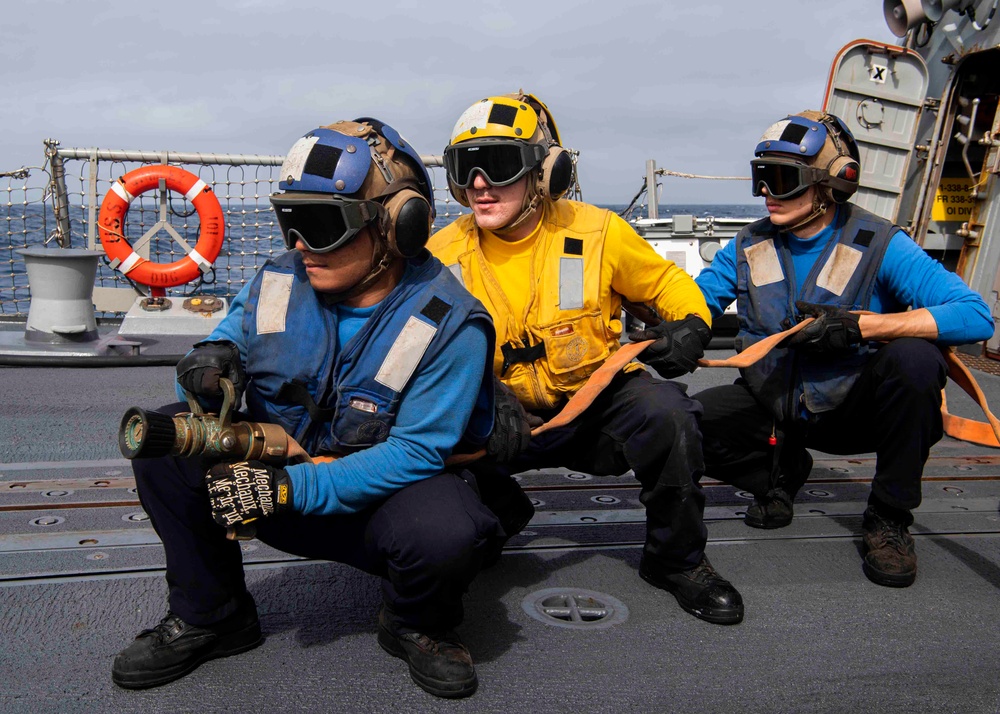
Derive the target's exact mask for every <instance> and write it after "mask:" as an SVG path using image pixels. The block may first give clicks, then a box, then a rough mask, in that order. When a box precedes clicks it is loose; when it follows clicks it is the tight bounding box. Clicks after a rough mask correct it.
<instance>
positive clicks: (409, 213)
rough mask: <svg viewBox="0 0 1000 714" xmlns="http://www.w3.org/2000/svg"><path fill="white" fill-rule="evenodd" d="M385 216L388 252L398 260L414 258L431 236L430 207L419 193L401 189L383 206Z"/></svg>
mask: <svg viewBox="0 0 1000 714" xmlns="http://www.w3.org/2000/svg"><path fill="white" fill-rule="evenodd" d="M385 209H386V212H387V213H388V214H389V219H388V224H389V225H388V230H387V231H386V242H387V243H388V244H389V252H391V253H392V254H393V255H395V256H398V257H402V258H413V257H415V256H416V255H417V254H418V253H420V251H421V250H422V249H423V247H424V246H425V245H426V244H427V239H428V238H430V236H431V223H432V220H433V219H432V216H431V206H430V204H429V203H428V202H427V199H426V198H425V197H424V195H423V194H422V193H419V192H417V191H414V190H413V189H409V188H404V189H403V190H401V191H399V192H397V193H395V194H393V195H392V196H391V197H390V198H389V200H388V201H386V203H385Z"/></svg>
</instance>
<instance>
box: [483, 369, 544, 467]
mask: <svg viewBox="0 0 1000 714" xmlns="http://www.w3.org/2000/svg"><path fill="white" fill-rule="evenodd" d="M493 393H494V395H495V396H494V416H493V431H492V432H490V437H489V439H488V440H487V441H486V453H487V454H489V455H490V456H492V457H493V458H494V459H496V460H497V461H498V462H500V463H506V462H508V461H511V460H513V459H514V458H516V457H517V456H518V455H519V454H520V453H521V452H522V451H524V450H525V449H526V448H528V442H529V441H531V427H533V426H540V425H541V423H542V420H541V419H540V418H539V417H536V416H535V415H533V414H528V413H527V412H526V411H524V407H522V406H521V402H520V401H518V399H517V397H516V396H515V395H514V392H512V391H510V389H509V388H508V387H507V386H506V385H505V384H504V383H503V382H501V381H500V380H499V379H498V378H497V376H496V375H494V376H493Z"/></svg>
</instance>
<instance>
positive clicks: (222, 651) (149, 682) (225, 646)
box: [111, 597, 263, 689]
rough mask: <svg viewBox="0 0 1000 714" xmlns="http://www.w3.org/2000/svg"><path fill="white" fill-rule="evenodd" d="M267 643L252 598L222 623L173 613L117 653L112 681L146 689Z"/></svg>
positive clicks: (120, 685) (122, 685) (129, 687)
mask: <svg viewBox="0 0 1000 714" xmlns="http://www.w3.org/2000/svg"><path fill="white" fill-rule="evenodd" d="M261 642H263V637H261V634H260V621H259V620H258V619H257V606H256V605H255V604H254V602H253V599H252V598H249V597H248V599H247V602H245V603H244V604H243V605H241V606H240V609H239V610H237V611H236V612H234V613H233V614H232V615H230V616H229V617H227V618H226V619H225V620H222V621H221V622H217V623H215V624H214V625H208V626H206V627H196V626H194V625H189V624H188V623H186V622H184V620H182V619H181V618H179V617H178V616H177V615H175V614H173V613H172V612H168V613H167V616H166V617H164V618H163V619H162V620H161V621H160V624H158V625H157V626H156V627H154V628H152V629H151V630H143V631H142V632H140V633H139V634H138V636H136V638H135V640H134V641H133V642H132V644H130V645H129V646H128V647H126V648H125V649H123V650H122V651H121V652H119V653H118V656H117V657H115V663H114V665H113V666H112V667H111V680H112V681H113V682H114V683H115V684H117V685H118V686H119V687H124V688H125V689H145V688H147V687H158V686H160V685H161V684H166V683H167V682H172V681H174V680H175V679H180V678H181V677H183V676H184V675H185V674H188V673H189V672H191V671H192V670H194V669H195V668H196V667H197V666H198V665H200V664H201V663H202V662H206V661H208V660H210V659H216V658H218V657H228V656H229V655H234V654H239V653H240V652H246V651H247V650H249V649H253V648H254V647H256V646H257V645H259V644H260V643H261Z"/></svg>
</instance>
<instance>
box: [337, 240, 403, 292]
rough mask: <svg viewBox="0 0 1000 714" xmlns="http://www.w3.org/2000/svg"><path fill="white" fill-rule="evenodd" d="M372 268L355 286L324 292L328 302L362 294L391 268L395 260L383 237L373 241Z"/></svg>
mask: <svg viewBox="0 0 1000 714" xmlns="http://www.w3.org/2000/svg"><path fill="white" fill-rule="evenodd" d="M372 244H373V247H372V263H371V264H372V268H371V271H369V273H368V275H366V276H365V277H363V278H361V280H360V281H359V282H358V283H356V284H355V285H354V286H353V287H350V288H348V289H347V290H344V291H343V292H339V293H324V298H325V299H326V301H327V302H328V303H331V304H333V303H338V302H344V300H349V299H351V298H352V297H355V296H357V295H360V294H361V293H363V292H364V291H365V290H367V289H368V288H370V287H371V286H372V285H374V284H375V281H376V280H378V279H379V278H380V277H382V273H384V272H385V271H386V270H388V269H389V266H391V265H392V264H393V262H395V259H394V258H393V256H392V254H391V253H390V252H389V248H388V246H387V245H386V242H385V241H384V240H383V239H382V238H381V237H376V238H375V240H373V241H372Z"/></svg>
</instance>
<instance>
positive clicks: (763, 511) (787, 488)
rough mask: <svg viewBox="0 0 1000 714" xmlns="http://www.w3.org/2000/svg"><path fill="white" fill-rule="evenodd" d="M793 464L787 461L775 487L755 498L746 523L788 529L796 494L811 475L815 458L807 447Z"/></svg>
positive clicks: (752, 525)
mask: <svg viewBox="0 0 1000 714" xmlns="http://www.w3.org/2000/svg"><path fill="white" fill-rule="evenodd" d="M793 453H794V456H792V457H791V458H790V460H791V461H792V464H785V463H783V464H782V466H781V472H780V473H779V474H778V481H777V483H776V484H775V487H774V488H772V489H771V490H770V491H768V492H767V493H766V494H764V495H763V496H761V497H757V498H754V500H753V505H751V506H750V508H748V509H747V513H746V515H745V516H744V517H743V522H744V523H746V524H747V525H748V526H750V527H751V528H765V529H768V530H770V529H772V528H784V527H785V526H787V525H789V524H790V523H791V522H792V517H793V516H794V515H795V508H794V507H793V506H792V502H793V501H794V500H795V494H797V493H798V492H799V489H800V488H802V485H803V484H804V483H805V482H806V480H807V479H808V478H809V472H810V471H812V466H813V458H812V454H810V453H809V452H808V451H806V450H805V449H801V450H799V451H797V452H793Z"/></svg>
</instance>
